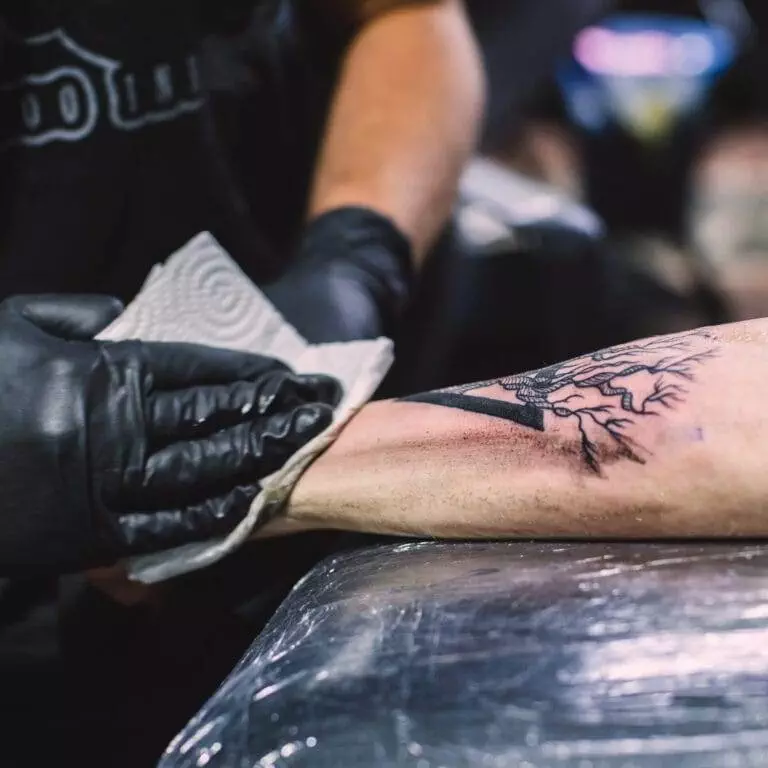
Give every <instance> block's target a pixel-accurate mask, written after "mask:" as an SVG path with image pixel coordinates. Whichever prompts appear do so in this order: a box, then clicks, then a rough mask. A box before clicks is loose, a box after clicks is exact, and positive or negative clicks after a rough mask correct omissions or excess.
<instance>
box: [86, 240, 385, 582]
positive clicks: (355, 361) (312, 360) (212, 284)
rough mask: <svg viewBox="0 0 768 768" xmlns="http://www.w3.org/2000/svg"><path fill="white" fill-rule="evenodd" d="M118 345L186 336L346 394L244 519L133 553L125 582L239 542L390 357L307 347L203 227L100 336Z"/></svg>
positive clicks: (381, 346) (193, 565) (216, 554)
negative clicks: (197, 539)
mask: <svg viewBox="0 0 768 768" xmlns="http://www.w3.org/2000/svg"><path fill="white" fill-rule="evenodd" d="M99 338H100V339H103V340H110V341H121V340H124V339H142V340H143V341H177V342H178V341H183V342H192V343H197V344H209V345H211V346H218V347H228V348H230V349H239V350H243V351H245V352H258V353H259V354H263V355H270V356H272V357H276V358H278V359H280V360H282V361H283V362H285V363H286V364H288V365H289V366H291V368H293V369H294V370H295V371H297V372H298V373H326V374H330V375H331V376H335V377H336V378H338V379H339V380H340V381H341V383H342V385H343V387H344V397H343V400H342V402H341V404H340V406H339V408H338V409H337V411H336V416H335V419H334V421H333V423H332V424H331V426H330V427H328V429H326V430H325V431H324V432H323V433H322V434H320V435H319V436H318V437H316V438H315V439H314V440H312V441H311V442H310V443H308V444H307V445H305V446H304V448H302V449H301V450H300V451H298V452H297V453H296V454H294V456H293V457H292V458H291V459H290V460H289V461H288V462H287V463H286V464H285V465H284V466H283V468H282V469H280V470H279V471H278V472H275V473H274V474H272V475H270V476H269V477H267V478H266V479H264V480H263V482H262V488H263V490H262V492H261V493H260V494H259V496H258V497H257V498H256V499H255V500H254V502H253V504H252V506H251V509H250V511H249V513H248V515H247V517H246V518H245V519H244V520H243V521H242V522H241V523H240V525H238V527H237V528H236V529H235V530H234V531H233V532H232V533H231V534H229V536H227V537H225V538H222V539H216V540H213V541H208V542H204V543H199V544H189V545H186V546H183V547H179V548H177V549H173V550H168V551H165V552H161V553H157V554H153V555H146V556H142V557H136V558H133V559H132V560H131V561H130V562H129V568H128V572H129V575H130V576H131V578H133V579H136V580H139V581H143V582H146V583H151V582H157V581H163V580H165V579H169V578H171V577H173V576H177V575H179V574H182V573H187V572H189V571H192V570H196V569H198V568H203V567H205V566H208V565H210V564H212V563H214V562H216V561H217V560H219V559H221V558H222V557H223V556H224V555H226V554H228V553H229V552H231V551H232V550H234V549H236V548H237V547H238V546H240V545H241V544H242V543H243V542H245V541H246V540H247V539H248V537H249V535H250V534H251V532H252V531H253V529H254V526H255V525H256V524H257V523H258V522H260V521H261V520H263V519H265V518H266V517H268V516H269V515H270V514H272V513H273V511H274V510H275V509H276V508H279V506H280V505H281V504H282V503H283V502H284V501H285V499H286V497H287V495H288V493H289V492H290V489H291V488H292V487H293V485H294V484H295V482H296V481H297V480H298V478H299V477H300V476H301V473H302V472H303V471H304V469H306V467H307V466H308V465H309V463H310V462H311V461H312V460H313V459H314V458H315V457H316V456H317V455H318V454H319V453H321V452H322V451H323V450H325V448H327V447H328V445H330V444H331V443H332V442H333V440H334V439H335V436H336V435H337V434H338V432H339V430H340V429H341V427H342V426H343V425H344V424H345V423H346V422H347V421H348V420H349V419H350V418H351V417H352V416H353V415H354V413H355V412H356V411H357V410H359V408H360V407H362V406H363V405H364V404H365V403H366V402H367V401H368V400H369V399H370V398H371V397H372V396H373V394H374V392H375V391H376V389H377V387H378V386H379V384H380V383H381V381H382V379H383V378H384V376H385V374H386V372H387V371H388V370H389V367H390V366H391V364H392V361H393V359H394V357H393V351H392V342H391V341H390V340H389V339H384V338H381V339H376V340H373V341H356V342H349V343H338V344H317V345H312V344H308V343H307V342H306V341H305V340H304V339H303V338H302V337H301V336H300V335H299V334H298V333H297V332H296V331H295V330H294V328H293V327H292V326H291V325H289V324H288V323H287V322H286V321H285V319H284V318H283V317H282V316H281V315H280V314H279V313H278V311H277V310H276V309H275V308H274V307H273V306H272V304H270V302H269V301H268V300H267V298H266V297H265V296H264V294H263V293H262V292H261V291H260V290H259V289H258V288H257V287H256V286H255V285H253V283H251V281H250V280H249V279H248V278H247V277H246V275H245V274H244V273H243V272H242V271H241V270H240V268H239V267H238V266H237V265H236V264H235V263H234V261H232V259H231V258H230V257H229V256H228V255H227V253H226V252H225V251H224V250H223V249H222V248H221V246H220V245H219V244H218V243H217V242H216V240H215V239H214V238H213V236H212V235H210V234H209V233H207V232H204V233H201V234H199V235H198V236H197V237H195V238H194V239H193V240H191V241H190V242H189V243H188V244H187V245H186V246H184V247H183V248H182V249H181V250H179V251H177V252H176V253H174V254H173V255H172V256H171V257H170V258H169V259H168V260H167V261H166V262H165V264H163V265H158V266H156V267H155V268H154V269H153V270H152V271H151V272H150V274H149V276H148V277H147V280H146V281H145V283H144V286H143V287H142V289H141V291H140V292H139V294H138V296H137V297H136V299H134V301H133V302H131V304H129V306H128V307H126V309H125V312H124V313H123V314H122V315H121V316H120V317H119V318H118V319H117V320H116V321H115V322H114V323H112V325H110V326H109V327H108V328H107V329H106V330H105V331H103V332H102V333H101V334H100V335H99Z"/></svg>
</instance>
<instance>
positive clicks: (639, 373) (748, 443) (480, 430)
mask: <svg viewBox="0 0 768 768" xmlns="http://www.w3.org/2000/svg"><path fill="white" fill-rule="evenodd" d="M767 375H768V320H756V321H751V322H745V323H737V324H732V325H725V326H718V327H712V328H705V329H700V330H699V331H696V332H692V333H684V334H677V335H673V336H668V337H654V338H651V339H646V340H643V341H640V342H635V343H633V344H628V345H623V346H620V347H616V348H611V349H610V350H606V351H603V352H601V353H596V354H595V355H590V356H585V357H582V358H577V359H575V360H573V361H567V362H565V363H562V364H559V365H554V366H551V367H549V368H546V369H542V370H540V371H535V372H531V373H527V374H520V375H516V376H508V377H504V378H502V379H499V380H496V381H494V382H489V383H488V384H487V385H481V386H474V385H470V386H468V387H459V388H456V389H454V390H453V391H450V392H447V393H439V394H437V395H435V394H428V395H426V396H417V397H416V399H415V401H407V400H406V401H402V402H393V401H388V402H381V403H373V404H371V405H369V406H367V407H366V408H365V409H363V410H362V411H361V413H360V414H359V415H358V416H357V417H355V419H354V420H353V421H352V422H350V424H349V425H348V427H347V428H346V429H345V430H344V431H343V432H342V433H341V434H340V436H339V438H338V439H337V441H336V442H335V444H334V445H333V446H332V447H331V448H330V449H329V450H328V451H327V452H326V453H325V454H324V455H323V456H321V457H320V458H319V459H318V460H317V462H316V463H315V464H314V465H312V466H311V467H310V468H309V470H308V471H307V472H306V474H305V475H304V476H303V477H302V479H301V481H300V482H299V483H298V485H297V486H296V488H295V490H294V493H293V496H292V499H291V502H290V504H289V506H288V507H287V509H286V510H285V512H284V514H283V516H282V517H280V518H278V519H277V520H275V522H274V523H273V524H272V528H271V529H270V528H267V529H266V530H265V531H264V532H263V535H268V534H275V535H276V534H279V533H290V532H294V531H301V530H309V529H313V528H318V529H319V528H340V529H346V530H355V531H365V532H377V533H386V534H395V535H399V534H404V535H417V536H438V537H448V538H451V537H461V538H463V537H480V538H484V537H492V538H495V537H501V538H503V537H620V538H624V537H626V538H644V537H650V538H656V537H710V536H765V535H768V516H767V515H766V511H767V509H768V447H767V446H768V413H766V410H765V407H764V402H763V398H764V391H765V380H766V376H767ZM418 400H422V401H423V402H418ZM457 406H458V407H457Z"/></svg>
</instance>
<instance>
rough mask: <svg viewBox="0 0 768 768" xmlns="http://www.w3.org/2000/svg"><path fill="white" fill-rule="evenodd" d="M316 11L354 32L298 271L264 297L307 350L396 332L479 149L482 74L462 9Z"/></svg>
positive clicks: (398, 4) (346, 7)
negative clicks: (306, 342) (417, 274)
mask: <svg viewBox="0 0 768 768" xmlns="http://www.w3.org/2000/svg"><path fill="white" fill-rule="evenodd" d="M315 5H316V6H318V7H319V8H321V9H322V10H324V11H325V12H326V13H327V14H328V15H329V18H336V19H338V24H340V25H344V26H347V27H352V28H354V29H355V33H354V34H353V36H352V40H351V43H350V44H349V46H348V48H347V50H346V53H345V55H344V58H343V61H342V65H341V68H340V74H339V77H338V81H337V85H336V89H335V93H334V96H333V99H332V104H331V108H330V114H329V118H328V122H327V127H326V131H325V135H324V138H323V141H322V142H321V148H320V154H319V158H318V161H317V165H316V168H315V175H314V182H313V185H312V189H311V193H310V199H309V201H308V209H307V225H306V229H305V231H304V233H303V235H302V237H300V238H299V244H298V253H297V258H296V263H295V265H294V267H293V269H292V270H290V271H289V273H288V274H286V275H285V276H284V277H283V278H281V280H280V281H278V282H277V283H276V284H275V285H273V286H268V287H267V293H268V295H269V296H270V298H271V299H272V300H273V301H274V302H275V304H276V305H277V306H278V308H280V309H281V310H282V311H283V313H284V314H285V315H286V316H287V317H288V318H289V319H290V320H291V322H292V323H293V324H294V325H296V327H297V328H298V330H299V331H300V332H301V333H302V334H303V335H305V336H306V337H307V338H309V339H310V340H311V341H336V340H349V339H353V338H365V337H375V336H378V335H380V334H385V335H386V334H391V333H392V328H393V326H394V324H395V321H396V319H397V317H398V316H399V314H400V311H401V310H402V308H403V306H404V305H405V303H406V302H407V300H408V298H409V294H410V289H411V283H412V273H413V272H414V271H415V270H416V269H418V266H419V265H420V264H421V262H422V261H423V258H424V256H425V255H426V253H427V251H428V250H429V248H430V246H431V245H432V244H433V242H434V241H435V239H436V237H437V236H438V234H439V232H440V230H441V229H442V227H443V226H444V224H445V222H446V220H447V218H448V216H449V213H450V210H451V207H452V205H453V202H454V198H455V194H456V186H457V182H458V177H459V174H460V172H461V169H462V167H463V165H464V163H465V162H466V160H467V159H468V157H469V156H470V154H471V152H472V150H473V148H474V146H475V142H476V139H477V135H478V131H479V127H480V121H481V117H482V111H483V100H484V86H483V73H482V65H481V62H480V57H479V54H478V51H477V49H476V45H475V41H474V38H473V34H472V31H471V29H470V25H469V22H468V21H467V19H466V16H465V14H464V8H463V4H462V3H461V1H460V0H384V1H383V2H373V3H372V2H370V1H368V2H366V1H365V0H336V2H334V0H315ZM334 15H335V16H334ZM297 297H298V298H297ZM309 297H311V298H309Z"/></svg>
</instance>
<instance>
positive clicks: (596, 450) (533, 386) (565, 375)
mask: <svg viewBox="0 0 768 768" xmlns="http://www.w3.org/2000/svg"><path fill="white" fill-rule="evenodd" d="M716 354H717V347H716V338H715V336H714V335H713V334H711V333H710V332H708V331H705V330H698V331H692V332H690V333H685V334H679V335H676V336H660V337H658V338H653V339H646V340H643V341H638V342H634V343H631V344H621V345H619V346H615V347H609V348H608V349H603V350H600V351H599V352H593V353H592V354H590V355H585V356H583V357H577V358H574V359H572V360H567V361H565V362H563V363H557V364H555V365H550V366H547V367H546V368H541V369H539V370H537V371H528V372H526V373H519V374H514V375H512V376H504V377H502V378H499V379H491V380H489V381H481V382H477V383H474V384H465V385H462V386H459V387H450V388H449V389H445V390H439V391H437V392H427V393H423V394H419V395H412V396H410V397H406V398H403V399H404V400H405V401H410V402H419V403H429V404H433V405H441V406H444V407H448V408H459V409H461V410H465V411H471V412H473V413H482V414H485V415H487V416H492V417H495V418H501V419H506V420H508V421H512V422H514V423H516V424H519V425H521V426H524V427H529V428H532V429H537V430H540V431H543V430H544V429H545V424H544V415H545V414H546V413H549V414H551V415H552V416H555V417H557V418H559V419H572V420H574V421H575V423H576V424H577V425H578V429H579V435H580V452H581V457H582V459H583V461H584V462H585V465H586V467H587V468H588V469H589V470H591V471H592V472H595V473H597V474H600V472H601V453H600V446H601V444H605V442H606V439H607V440H608V441H609V444H610V445H611V446H612V447H613V450H614V452H616V453H618V455H619V456H620V457H622V458H626V459H629V460H631V461H635V462H638V463H641V464H642V463H645V460H646V459H645V457H646V456H647V455H648V451H647V450H646V449H645V448H643V446H642V445H641V444H640V443H639V442H638V441H637V440H636V439H635V438H634V437H633V436H632V434H631V433H632V428H633V427H634V426H636V425H637V424H638V421H639V420H640V419H642V418H645V417H654V416H658V415H659V414H660V413H662V412H663V411H664V410H670V409H673V408H675V407H676V406H677V405H679V404H680V403H682V402H683V400H684V398H685V396H686V394H687V392H688V389H687V384H689V383H691V382H693V381H694V373H695V371H696V368H697V367H698V366H699V365H701V364H702V363H704V362H706V361H707V360H710V359H711V358H713V357H714V356H715V355H716ZM494 386H499V387H501V388H502V389H503V390H504V391H505V392H511V393H513V394H514V397H515V398H516V399H517V401H518V402H517V403H515V402H510V401H508V400H507V399H506V398H505V399H503V400H502V399H496V398H493V397H489V396H488V395H487V393H486V394H485V396H483V397H479V396H475V395H469V394H467V393H469V392H473V391H477V390H486V389H489V388H491V387H494Z"/></svg>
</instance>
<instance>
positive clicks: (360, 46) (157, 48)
mask: <svg viewBox="0 0 768 768" xmlns="http://www.w3.org/2000/svg"><path fill="white" fill-rule="evenodd" d="M0 82H1V83H2V84H3V88H2V89H0V100H1V106H2V109H0V168H1V169H2V173H0V290H1V294H0V298H5V302H4V303H3V304H2V305H1V306H0V350H2V361H3V365H2V370H0V388H1V389H0V391H2V397H1V398H0V482H2V484H3V494H2V502H0V569H2V570H1V571H0V576H5V577H8V578H4V579H0V678H1V679H2V680H3V693H2V696H3V698H4V701H3V711H4V712H5V713H9V714H8V717H6V718H5V720H4V734H3V749H4V760H6V761H8V762H6V763H4V764H6V765H12V766H14V768H15V766H26V765H41V764H44V763H45V761H50V760H55V761H58V760H59V759H60V757H61V755H62V754H67V755H69V756H70V757H71V758H72V759H73V760H74V761H75V762H76V763H77V765H79V766H89V765H105V764H109V765H111V766H115V767H118V766H121V765H130V766H132V767H133V768H135V767H136V766H143V765H150V764H152V760H153V759H154V758H156V757H157V755H158V752H159V751H160V750H162V748H163V747H164V745H165V743H167V740H168V739H169V738H170V737H171V736H172V735H173V733H174V732H175V731H176V729H177V728H178V727H180V725H181V724H182V723H183V722H184V721H185V720H186V718H187V717H188V716H189V715H190V714H191V713H192V712H193V711H194V709H195V708H196V707H197V706H198V705H199V703H200V702H201V701H202V700H203V699H204V698H205V696H207V695H208V693H210V690H212V688H213V686H214V685H215V684H217V683H218V681H219V680H220V679H221V678H222V677H223V675H224V674H226V672H227V671H228V670H229V668H230V667H231V665H232V664H233V663H234V662H235V661H236V659H237V658H238V657H239V655H240V654H241V653H242V651H243V649H244V648H245V647H246V646H247V644H248V643H249V642H250V640H251V639H252V637H253V635H254V633H255V632H256V631H258V629H259V628H260V627H261V626H262V624H263V621H264V618H265V617H266V616H268V615H269V612H270V611H271V610H272V609H273V607H274V605H275V601H276V600H279V598H280V596H281V594H282V592H281V590H283V589H285V588H287V587H288V586H290V584H291V583H292V582H293V581H295V579H296V578H297V577H298V576H300V575H301V574H302V573H303V572H304V571H305V570H306V569H307V568H308V567H309V566H310V565H311V564H312V561H313V560H314V559H315V558H317V557H319V556H321V555H322V553H323V547H324V546H326V543H323V542H319V540H318V539H312V540H311V541H305V542H302V541H300V540H298V539H297V540H294V541H289V542H286V543H285V544H280V543H267V544H262V543H258V544H255V545H253V547H254V548H255V549H252V550H251V551H250V552H248V553H247V555H244V556H242V557H239V558H238V556H237V555H236V556H233V557H232V558H229V559H228V561H227V562H225V563H222V564H220V566H217V567H215V568H213V569H211V570H210V571H209V572H207V573H201V574H197V575H195V576H192V577H189V578H182V579H179V580H177V582H175V583H172V584H169V585H166V586H165V587H164V588H163V590H162V600H161V605H159V606H155V605H154V604H153V605H150V606H147V605H146V604H141V605H140V606H130V605H117V604H114V603H112V602H111V601H110V600H108V599H107V598H106V597H105V596H103V595H102V594H101V593H100V592H99V590H97V589H94V588H93V585H92V583H91V582H89V580H87V579H85V578H83V577H82V576H80V575H77V574H75V575H63V574H66V573H70V572H77V571H81V570H82V569H85V568H89V567H91V566H94V565H99V564H104V563H110V562H113V561H114V560H115V559H117V558H119V557H121V556H123V555H125V554H129V553H133V552H138V551H150V550H153V549H158V548H164V547H168V546H172V545H174V544H178V543H181V542H186V541H191V540H195V539H198V538H201V537H208V536H210V535H213V534H216V533H220V532H222V531H225V530H228V529H230V528H231V527H232V526H233V525H234V524H235V523H236V522H237V521H238V520H239V519H240V517H241V516H242V514H243V512H244V510H245V509H246V508H247V506H248V503H249V501H250V499H251V498H253V495H254V494H255V492H256V491H257V490H258V487H257V481H258V478H259V477H262V476H264V475H265V474H267V473H268V472H269V471H271V469H273V468H274V467H275V466H277V465H279V464H280V463H281V462H282V461H284V460H285V458H286V457H287V456H288V455H290V453H291V452H292V451H295V450H296V449H297V448H298V447H299V446H300V445H302V444H303V442H305V441H306V440H307V439H309V438H311V437H312V435H314V434H316V433H317V431H318V430H320V429H322V428H323V426H324V425H325V424H326V423H327V421H328V419H329V418H330V413H331V409H332V407H333V405H334V404H335V402H336V400H337V398H338V396H339V393H338V388H337V386H336V385H335V383H334V382H332V381H329V380H327V379H323V378H318V377H297V376H294V375H293V374H292V373H291V371H289V370H287V369H285V367H284V366H282V365H280V364H279V363H277V362H276V361H274V360H269V359H263V358H259V357H254V356H250V355H242V354H234V353H229V352H223V351H217V350H210V349H205V348H200V347H193V346H185V345H157V344H140V343H134V342H132V343H126V344H106V343H99V342H95V341H93V336H94V335H95V334H96V333H97V332H98V331H99V330H100V329H101V328H103V327H104V326H105V325H107V324H108V323H109V322H110V320H112V319H113V318H114V317H115V316H116V314H118V313H119V311H120V301H122V302H125V301H128V300H130V299H131V298H132V297H133V296H134V295H135V293H136V292H137V291H138V289H139V287H140V286H141V283H142V281H143V280H144V278H145V277H146V275H147V273H148V272H149V270H150V268H151V267H152V266H153V265H154V264H155V263H157V262H160V261H162V260H164V259H165V258H167V257H168V255H170V253H172V252H173V251H174V250H176V249H178V248H179V247H181V246H182V245H184V243H185V242H187V241H188V240H189V239H190V238H192V237H193V236H194V235H196V234H197V233H198V232H200V231H203V230H209V231H210V232H212V233H213V235H214V236H215V237H216V238H217V239H218V240H219V242H220V243H221V244H222V245H223V246H224V247H225V248H226V249H227V251H228V252H229V253H230V254H231V255H232V256H233V258H235V259H236V260H237V261H238V263H239V264H240V266H241V267H242V268H243V269H244V270H245V272H246V273H247V274H248V275H249V276H250V277H251V278H252V279H253V280H254V281H255V282H257V283H258V284H260V285H261V286H263V287H264V289H265V290H266V291H267V293H268V294H269V295H270V297H271V298H272V299H273V301H274V302H275V303H276V304H277V306H278V307H279V308H280V309H281V310H282V312H283V313H284V314H285V315H286V316H287V317H288V319H289V320H290V321H291V322H293V323H294V325H295V326H296V327H297V328H298V329H299V331H300V332H301V333H303V334H304V335H305V336H306V337H307V338H308V339H310V340H311V341H314V342H319V341H337V340H338V341H340V340H351V339H358V338H368V337H375V336H378V335H380V334H395V333H396V332H397V330H398V329H397V324H398V319H399V317H400V314H401V312H402V310H403V307H404V306H405V305H406V303H407V302H408V300H409V297H410V295H411V289H412V286H413V283H414V280H415V276H416V275H417V273H418V270H419V267H420V265H421V263H422V261H423V259H424V257H425V255H426V254H427V253H428V251H429V249H430V247H431V246H432V244H433V242H434V241H435V239H436V237H437V235H438V234H439V232H440V230H441V229H442V227H443V225H444V223H445V221H446V219H447V217H448V215H449V211H450V208H451V206H452V203H453V199H454V194H455V186H456V183H457V178H458V175H459V172H460V169H461V167H462V165H463V163H464V162H465V160H466V159H467V157H468V156H469V154H470V153H471V151H472V149H473V146H474V143H475V140H476V136H477V133H478V128H479V122H480V117H481V113H482V109H483V98H484V88H483V76H482V68H481V63H480V59H479V56H478V53H477V50H476V46H475V42H474V40H473V37H472V33H471V31H470V27H469V24H468V22H467V19H466V17H465V9H464V7H463V4H462V2H461V0H262V2H259V0H226V1H225V2H216V3H213V2H207V1H204V0H157V1H156V2H152V3H133V2H128V0H82V1H81V0H78V1H77V2H73V1H71V0H9V1H8V2H6V3H4V4H3V8H2V9H1V10H0ZM112 297H115V298H112ZM318 542H319V543H318ZM270 590H272V591H270ZM25 734H26V735H25ZM6 735H7V738H6Z"/></svg>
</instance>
